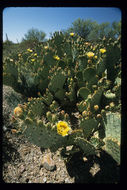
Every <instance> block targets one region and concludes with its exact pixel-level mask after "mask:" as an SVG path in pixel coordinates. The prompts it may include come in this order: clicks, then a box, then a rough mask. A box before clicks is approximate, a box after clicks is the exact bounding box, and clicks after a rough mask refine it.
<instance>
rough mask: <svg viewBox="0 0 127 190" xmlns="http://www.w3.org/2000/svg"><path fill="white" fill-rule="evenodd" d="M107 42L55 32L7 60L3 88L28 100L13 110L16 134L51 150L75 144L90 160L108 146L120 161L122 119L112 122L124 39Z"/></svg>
mask: <svg viewBox="0 0 127 190" xmlns="http://www.w3.org/2000/svg"><path fill="white" fill-rule="evenodd" d="M104 42H105V39H104ZM104 44H105V43H103V44H102V43H100V44H96V43H95V44H92V43H89V42H85V40H84V39H82V38H81V37H79V36H78V35H76V34H74V33H70V35H64V34H63V33H62V32H56V33H54V35H53V36H52V38H51V39H49V40H48V41H47V42H46V43H44V44H41V45H38V46H36V47H35V48H34V49H32V50H31V49H27V50H26V52H21V53H19V54H18V55H11V56H10V57H7V58H6V59H5V60H4V64H3V82H4V84H5V85H8V86H11V87H12V88H13V89H14V90H15V91H17V92H20V93H21V94H23V95H25V96H26V97H27V98H28V101H27V102H25V103H24V104H22V105H21V104H20V105H18V106H17V107H16V108H15V109H14V115H13V116H12V122H13V125H14V126H15V132H16V133H21V134H24V135H25V136H26V137H27V138H28V139H29V141H31V142H32V143H34V144H36V145H37V146H40V147H42V148H49V149H50V150H51V151H56V150H57V149H58V148H60V147H63V149H65V148H66V147H67V146H69V145H73V150H74V149H75V148H79V149H81V150H82V151H83V152H84V154H85V155H86V156H88V155H94V154H96V153H97V152H98V150H100V149H101V148H104V149H105V150H106V151H107V152H108V153H109V154H111V155H112V156H113V158H114V159H115V160H116V161H117V162H118V163H120V118H117V119H114V121H115V122H112V121H110V119H112V118H114V117H116V116H115V115H112V112H115V108H116V105H120V86H121V80H120V78H121V77H120V61H121V60H120V54H118V53H117V59H116V58H115V56H116V55H114V57H113V51H114V49H115V52H120V38H118V39H117V40H116V41H115V43H114V42H110V40H109V42H108V43H107V44H106V45H105V46H104ZM110 55H112V57H111V61H112V62H110V61H109V57H110ZM110 65H112V66H110ZM111 70H112V73H114V74H113V76H112V73H111ZM117 109H118V107H117ZM114 114H115V113H114ZM13 131H14V130H13ZM118 134H119V135H118Z"/></svg>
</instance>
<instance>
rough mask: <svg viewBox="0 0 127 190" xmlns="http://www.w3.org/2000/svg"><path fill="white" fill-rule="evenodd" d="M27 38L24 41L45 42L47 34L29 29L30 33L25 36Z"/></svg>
mask: <svg viewBox="0 0 127 190" xmlns="http://www.w3.org/2000/svg"><path fill="white" fill-rule="evenodd" d="M24 36H25V38H23V40H28V41H29V40H32V41H35V42H36V41H37V42H43V41H44V38H45V36H46V34H45V33H44V32H43V31H39V30H38V29H34V28H32V29H29V30H28V32H27V33H26V34H25V35H24Z"/></svg>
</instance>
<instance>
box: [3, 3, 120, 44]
mask: <svg viewBox="0 0 127 190" xmlns="http://www.w3.org/2000/svg"><path fill="white" fill-rule="evenodd" d="M121 14H122V13H121V10H120V9H118V8H115V7H114V8H113V7H111V8H108V7H105V8H104V7H92V8H91V7H88V8H86V7H26V8H25V7H9V8H5V9H4V10H3V41H5V40H6V34H7V36H8V39H9V40H11V41H12V42H14V43H17V42H21V40H22V38H23V37H24V34H26V33H27V31H28V30H29V29H31V28H36V29H38V30H41V31H43V32H45V33H46V38H47V39H48V38H50V34H51V33H54V32H55V31H61V30H66V29H68V28H69V27H71V26H72V23H73V22H74V21H75V20H77V19H78V18H81V19H84V20H87V19H91V20H92V21H96V22H97V23H98V24H101V23H102V22H109V23H112V22H114V21H117V22H118V21H120V20H121Z"/></svg>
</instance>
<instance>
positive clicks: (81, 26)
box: [67, 18, 98, 41]
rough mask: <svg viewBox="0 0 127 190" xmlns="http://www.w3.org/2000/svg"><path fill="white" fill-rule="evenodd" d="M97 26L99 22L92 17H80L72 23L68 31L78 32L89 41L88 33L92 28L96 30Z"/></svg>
mask: <svg viewBox="0 0 127 190" xmlns="http://www.w3.org/2000/svg"><path fill="white" fill-rule="evenodd" d="M97 26H98V24H97V22H96V21H92V20H90V19H88V20H83V19H80V18H79V19H77V20H75V21H74V22H73V23H72V26H71V27H70V28H69V29H68V30H67V31H68V32H74V33H77V34H78V35H79V36H81V37H82V38H84V39H85V40H86V41H87V40H88V35H89V34H90V32H91V31H92V30H95V28H96V27H97Z"/></svg>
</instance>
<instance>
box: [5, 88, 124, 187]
mask: <svg viewBox="0 0 127 190" xmlns="http://www.w3.org/2000/svg"><path fill="white" fill-rule="evenodd" d="M10 90H11V88H8V87H4V88H3V106H4V109H3V115H4V125H5V126H6V127H7V129H8V130H5V131H3V138H2V142H3V143H2V160H3V165H2V174H3V181H4V182H5V183H59V184H62V183H119V180H120V179H119V178H120V168H119V166H118V165H117V164H116V162H115V161H114V160H113V159H112V158H111V156H109V155H108V154H107V153H106V152H104V151H102V152H101V153H100V154H99V155H98V156H94V157H89V158H85V157H84V158H83V155H82V153H81V152H78V153H75V154H74V155H73V156H72V157H71V159H70V160H68V162H65V161H64V160H63V159H62V158H61V155H60V149H59V150H58V151H56V152H55V153H53V154H52V159H53V161H54V163H55V165H56V167H55V169H54V170H53V171H48V170H46V169H45V168H44V167H43V166H42V159H43V158H44V156H45V155H47V154H48V153H50V150H44V151H43V152H42V151H41V150H40V148H39V147H37V146H35V145H32V144H31V143H29V142H28V141H27V140H26V139H25V138H24V137H23V136H16V134H13V133H12V132H11V130H9V127H8V126H9V124H8V122H9V119H8V118H9V114H10V113H11V110H10V106H9V103H8V101H7V96H6V99H5V98H4V97H5V95H8V96H10ZM8 91H9V92H8ZM12 92H13V91H12ZM13 93H14V92H13ZM15 95H16V94H15ZM18 100H19V99H17V101H18ZM7 106H8V109H7V108H6V107H7ZM6 111H7V112H6ZM5 116H6V117H5ZM6 119H7V120H8V122H5V120H6Z"/></svg>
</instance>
